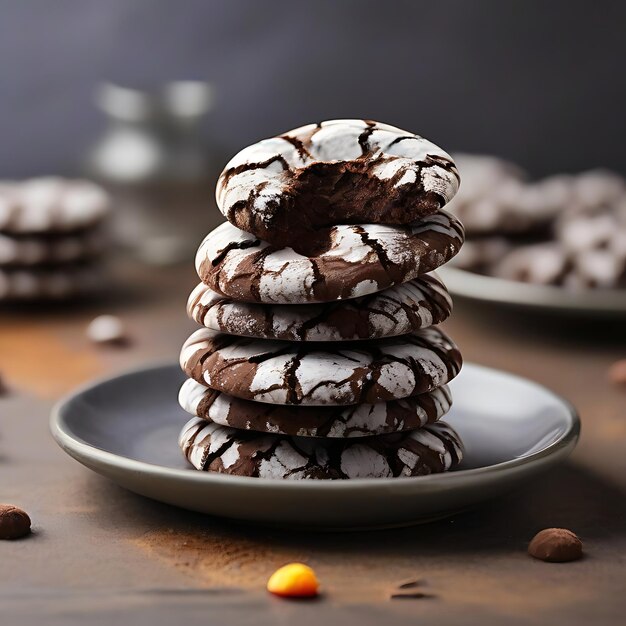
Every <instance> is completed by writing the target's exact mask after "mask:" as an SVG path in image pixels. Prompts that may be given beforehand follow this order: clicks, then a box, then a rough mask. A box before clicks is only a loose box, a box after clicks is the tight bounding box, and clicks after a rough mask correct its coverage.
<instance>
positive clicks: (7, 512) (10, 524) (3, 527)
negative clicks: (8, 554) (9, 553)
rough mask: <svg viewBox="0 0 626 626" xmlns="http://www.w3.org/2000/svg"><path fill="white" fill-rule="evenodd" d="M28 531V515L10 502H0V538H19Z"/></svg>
mask: <svg viewBox="0 0 626 626" xmlns="http://www.w3.org/2000/svg"><path fill="white" fill-rule="evenodd" d="M29 533H30V517H29V516H28V514H27V513H26V512H25V511H22V509H19V508H18V507H16V506H13V505H12V504H0V539H19V538H20V537H24V536H25V535H28V534H29Z"/></svg>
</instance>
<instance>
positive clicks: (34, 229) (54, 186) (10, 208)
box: [0, 177, 109, 233]
mask: <svg viewBox="0 0 626 626" xmlns="http://www.w3.org/2000/svg"><path fill="white" fill-rule="evenodd" d="M108 210H109V197H108V195H107V194H106V193H105V192H104V190H103V189H101V188H100V187H98V186H97V185H94V184H93V183H91V182H89V181H86V180H65V179H62V178H53V177H48V178H33V179H31V180H25V181H23V182H3V183H0V231H4V232H7V233H49V232H67V231H74V230H80V229H82V228H87V227H89V226H92V225H94V224H96V223H98V222H100V221H101V220H102V218H103V217H104V216H105V215H106V214H107V212H108Z"/></svg>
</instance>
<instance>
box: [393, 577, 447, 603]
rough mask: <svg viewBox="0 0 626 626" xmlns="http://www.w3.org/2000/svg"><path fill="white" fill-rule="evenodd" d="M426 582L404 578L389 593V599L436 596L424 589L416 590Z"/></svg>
mask: <svg viewBox="0 0 626 626" xmlns="http://www.w3.org/2000/svg"><path fill="white" fill-rule="evenodd" d="M425 584H426V582H425V581H424V580H419V579H416V580H406V581H404V582H402V583H400V584H398V585H397V586H396V587H395V589H393V590H392V591H391V593H390V594H389V599H390V600H405V599H406V600H411V599H412V600H422V599H426V598H436V597H437V596H436V595H435V594H432V593H426V592H424V591H417V589H418V588H419V587H423V586H424V585H425Z"/></svg>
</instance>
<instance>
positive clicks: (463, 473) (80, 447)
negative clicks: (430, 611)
mask: <svg viewBox="0 0 626 626" xmlns="http://www.w3.org/2000/svg"><path fill="white" fill-rule="evenodd" d="M173 367H178V364H177V363H175V362H173V361H160V362H157V363H151V364H144V365H142V366H136V367H133V368H130V369H127V370H123V371H121V372H119V373H117V374H114V375H108V376H102V377H98V378H95V379H93V380H91V381H88V382H86V383H84V384H82V385H79V386H78V387H76V388H75V389H74V390H73V391H70V392H69V393H67V394H65V395H64V396H63V397H62V398H60V399H59V400H58V401H57V402H56V403H55V404H54V406H53V407H52V409H51V411H50V419H49V424H48V426H49V430H50V433H51V434H52V437H53V439H54V440H55V442H56V443H57V444H58V445H59V447H60V448H61V449H62V450H63V451H64V452H65V453H66V454H68V455H69V456H71V457H72V458H74V459H75V460H78V459H77V458H76V457H75V456H74V454H72V452H76V454H77V455H78V456H80V457H81V458H91V459H93V460H95V461H96V462H99V463H102V464H104V465H106V466H108V467H110V468H115V469H123V470H126V471H131V472H143V473H147V474H150V475H151V476H155V477H160V478H163V475H164V474H166V475H167V478H171V479H181V480H185V481H192V482H194V483H199V484H203V483H214V482H218V483H224V484H233V485H238V486H241V487H252V486H257V487H268V486H271V487H273V488H277V489H282V490H285V491H292V490H299V491H300V490H302V489H308V490H309V491H316V490H319V489H323V490H327V489H339V490H342V489H343V490H347V489H354V488H356V489H370V488H371V487H374V486H378V487H381V486H398V485H399V484H404V485H407V484H415V482H416V481H418V483H419V484H423V485H427V484H428V485H436V484H437V483H445V482H447V481H448V480H450V479H451V478H455V479H460V480H463V479H471V478H473V477H480V476H484V475H493V474H500V473H501V472H506V471H508V470H511V469H515V468H517V467H521V466H524V465H529V464H532V465H534V464H535V463H537V462H538V461H541V460H542V459H546V458H548V457H551V456H553V455H555V454H558V453H559V452H560V451H561V450H564V449H567V448H570V446H571V448H572V449H573V448H574V447H575V446H576V444H577V442H578V439H579V438H580V432H581V421H580V416H579V414H578V411H577V410H576V408H575V407H574V405H573V404H572V403H571V402H570V401H569V400H567V399H565V398H563V397H562V396H560V395H559V394H557V393H555V392H554V391H552V390H550V389H548V388H547V387H545V386H544V385H542V384H541V383H538V382H536V381H534V380H531V379H529V378H525V377H524V376H520V375H518V374H514V373H511V372H508V371H506V370H501V369H498V368H494V367H488V366H486V365H480V364H478V363H474V362H472V361H468V362H465V363H464V365H463V368H466V367H471V368H472V369H477V370H483V371H486V372H489V373H492V374H497V375H502V376H505V377H509V378H515V379H519V380H522V381H523V382H525V383H527V384H530V385H533V386H535V387H538V388H540V389H541V390H543V391H544V392H546V393H548V394H549V395H551V396H552V397H553V398H554V399H555V400H557V401H558V402H560V403H561V404H562V405H563V407H564V408H565V409H566V412H567V415H568V417H569V419H570V423H569V425H568V427H567V428H566V430H565V431H564V433H563V434H562V435H561V436H560V437H559V438H558V439H557V440H556V441H553V442H552V443H551V444H549V445H548V446H546V447H545V448H542V449H541V450H538V451H537V452H533V453H532V454H529V455H527V456H521V457H518V458H514V459H509V460H507V461H501V462H499V463H494V464H493V465H487V466H485V467H476V468H470V469H463V470H455V471H454V472H442V473H437V474H429V475H427V476H403V477H401V478H400V479H398V478H353V479H350V480H276V479H273V478H255V477H250V476H233V475H230V474H220V473H218V472H206V471H199V470H195V471H194V470H193V469H192V468H191V467H190V468H189V469H176V468H171V467H165V466H163V465H157V464H155V463H148V462H146V461H138V460H136V459H131V458H128V457H125V456H122V455H119V454H115V453H114V452H109V451H108V450H103V449H102V448H98V447H97V446H94V445H92V444H89V443H86V442H84V441H82V440H80V439H79V438H77V437H76V436H73V435H72V434H71V433H70V432H68V431H67V430H66V429H64V427H63V426H64V412H65V411H67V410H68V407H69V405H70V403H71V402H72V401H74V400H75V399H76V398H78V397H80V396H81V395H82V394H84V393H87V392H89V391H92V390H93V389H96V388H97V387H99V386H101V385H103V384H107V383H111V382H113V381H115V380H117V379H120V378H125V377H127V376H131V375H139V374H145V373H147V372H150V371H154V370H161V369H166V368H167V369H170V368H173ZM79 462H80V461H79ZM81 464H82V463H81ZM89 469H92V468H89ZM92 471H93V470H92Z"/></svg>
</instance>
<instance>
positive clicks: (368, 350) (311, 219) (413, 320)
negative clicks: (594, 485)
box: [179, 119, 465, 480]
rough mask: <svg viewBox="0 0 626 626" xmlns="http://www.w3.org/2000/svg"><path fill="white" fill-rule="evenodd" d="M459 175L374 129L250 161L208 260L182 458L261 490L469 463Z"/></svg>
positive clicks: (273, 144)
mask: <svg viewBox="0 0 626 626" xmlns="http://www.w3.org/2000/svg"><path fill="white" fill-rule="evenodd" d="M458 186H459V174H458V171H457V168H456V165H455V164H454V161H453V159H452V158H451V157H450V155H449V154H447V153H446V152H444V151H443V150H442V149H441V148H439V147H438V146H436V145H435V144H433V143H431V142H430V141H428V140H427V139H424V138H423V137H421V136H420V135H416V134H415V133H412V132H409V131H405V130H401V129H399V128H397V127H395V126H389V125H388V124H382V123H380V122H375V121H372V120H358V119H345V120H330V121H326V122H321V123H317V124H308V125H306V126H302V127H300V128H296V129H294V130H291V131H287V132H285V133H281V134H280V135H278V136H276V137H272V138H270V139H264V140H262V141H259V142H257V143H255V144H252V145H251V146H249V147H247V148H244V149H243V150H242V151H241V152H240V153H239V154H237V155H235V156H234V157H233V158H232V159H231V161H230V162H229V163H228V164H227V165H226V167H225V169H224V171H223V172H222V174H221V176H220V177H219V180H218V182H217V189H216V194H217V202H218V206H219V208H220V210H221V211H222V213H223V214H224V216H225V217H226V219H227V221H226V222H225V223H224V224H222V225H220V226H218V227H217V228H216V229H214V230H213V231H212V232H210V233H208V234H207V235H206V236H205V238H204V240H203V242H202V243H201V244H200V247H199V248H198V252H197V255H196V259H195V267H196V271H197V274H198V278H199V279H200V283H199V284H198V285H197V286H196V288H195V289H194V290H193V291H192V293H191V295H190V296H189V299H188V302H187V313H188V315H189V317H191V318H192V319H193V320H194V321H195V322H197V323H198V324H199V325H200V326H202V328H200V329H199V330H197V331H196V332H194V333H193V334H192V335H191V336H190V337H189V339H188V340H187V341H186V342H185V344H184V345H183V347H182V350H181V353H180V365H181V367H182V369H183V371H184V373H185V375H186V376H187V377H188V380H187V381H186V382H185V383H184V384H183V386H182V387H181V389H180V394H179V402H180V405H181V406H182V408H183V409H184V410H185V411H186V412H188V413H190V414H191V415H192V416H193V419H192V420H191V421H190V422H188V423H187V424H186V425H184V426H183V428H182V431H181V434H180V438H179V445H180V447H181V449H182V451H183V453H184V455H185V458H186V459H187V460H188V461H189V462H190V464H191V465H192V466H193V467H195V468H196V469H198V470H204V471H210V472H219V473H223V474H233V475H237V476H246V477H254V478H257V479H281V480H282V479H291V480H295V479H356V478H378V479H382V478H401V477H412V476H421V475H425V474H432V473H436V472H445V471H447V470H449V469H451V468H453V467H454V466H456V465H457V464H458V463H459V462H460V461H461V458H462V454H463V453H462V444H461V440H460V438H459V436H458V435H457V433H456V432H455V431H454V430H453V429H452V427H451V426H449V425H448V424H446V423H445V422H443V421H440V420H441V418H442V417H444V416H446V414H447V413H448V411H449V410H450V408H451V406H452V396H451V392H450V389H449V388H448V387H447V385H446V383H447V382H448V381H450V380H452V379H453V378H454V377H455V376H456V375H457V374H458V373H459V370H460V369H461V365H462V358H461V353H460V352H459V349H458V348H457V346H456V345H455V344H454V342H453V341H452V340H451V339H450V338H449V337H448V336H447V335H445V334H444V333H443V332H442V331H441V330H440V329H439V327H438V324H440V323H441V322H443V321H445V320H446V319H447V318H448V317H449V315H450V314H451V311H452V300H451V298H450V295H449V293H448V290H447V289H446V287H445V285H444V284H443V283H442V282H441V280H440V279H439V278H438V277H437V276H436V275H435V274H434V273H433V270H435V269H437V268H438V267H440V266H442V265H443V264H444V263H447V262H448V261H449V260H450V259H452V258H453V257H454V256H456V255H457V253H458V252H459V250H460V249H461V246H462V245H463V241H464V239H465V232H464V229H463V226H462V225H461V222H460V221H459V220H458V219H457V218H456V217H454V216H453V215H451V214H450V213H448V212H446V211H445V210H444V207H445V206H446V205H447V203H448V202H449V201H450V200H451V199H452V197H453V196H454V194H455V193H456V191H457V189H458Z"/></svg>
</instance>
